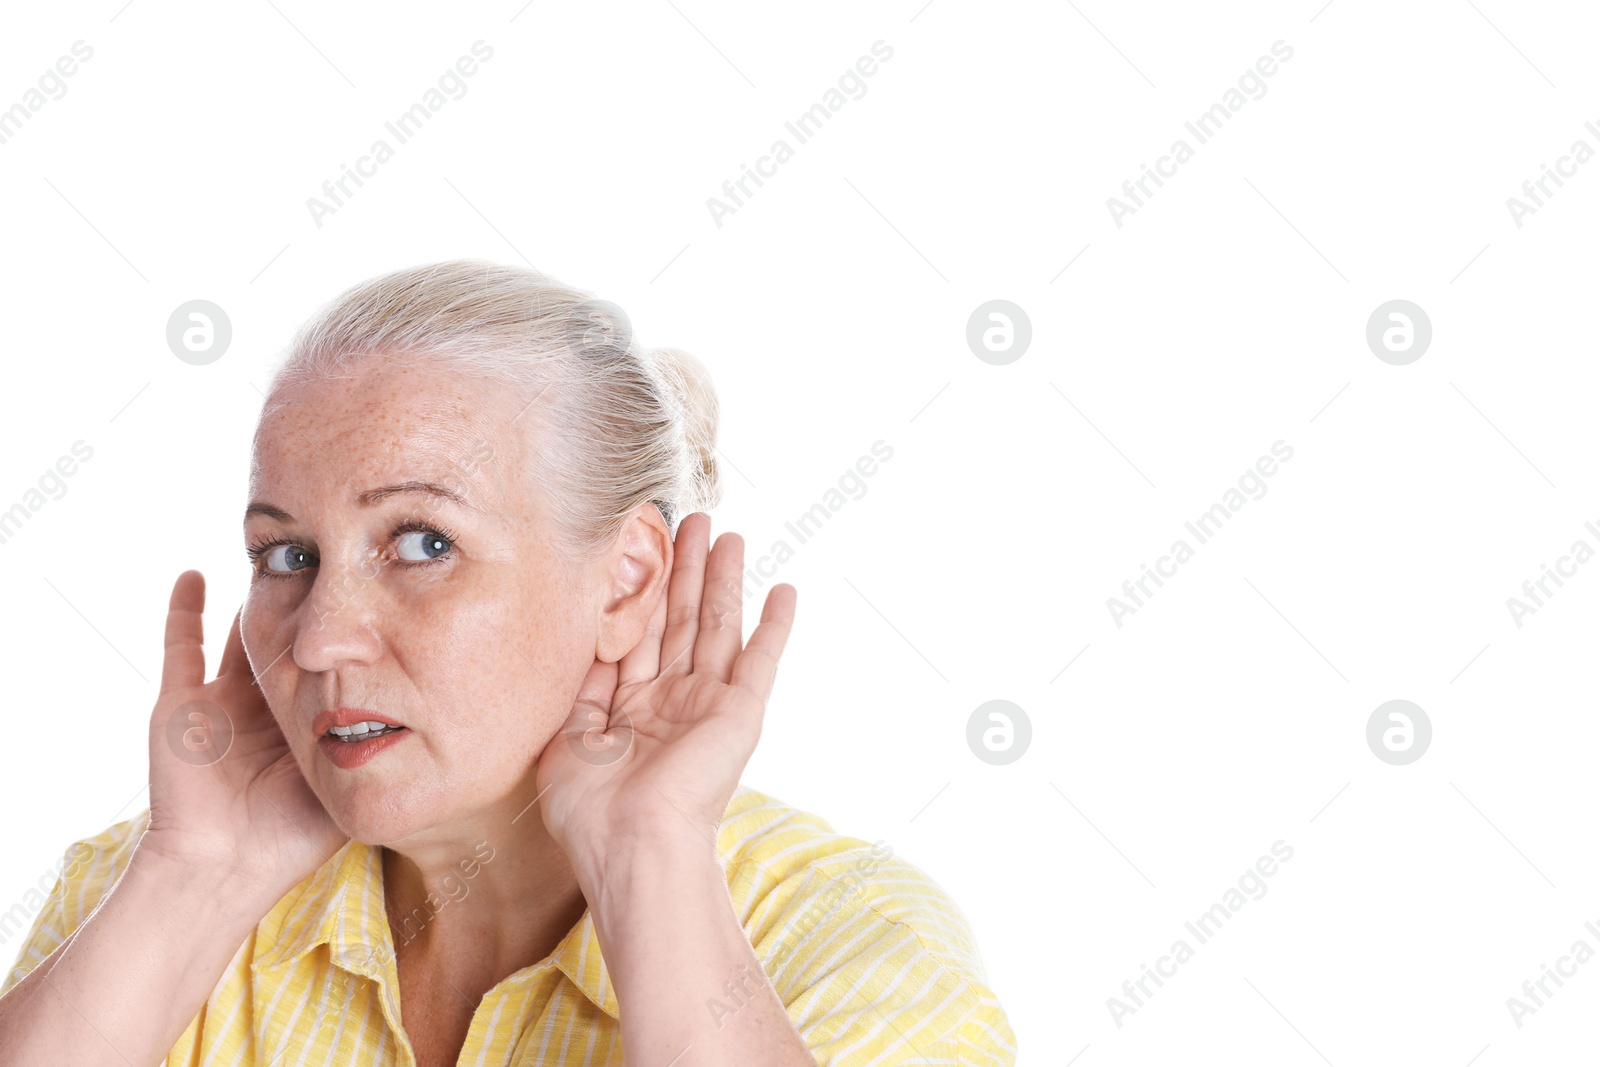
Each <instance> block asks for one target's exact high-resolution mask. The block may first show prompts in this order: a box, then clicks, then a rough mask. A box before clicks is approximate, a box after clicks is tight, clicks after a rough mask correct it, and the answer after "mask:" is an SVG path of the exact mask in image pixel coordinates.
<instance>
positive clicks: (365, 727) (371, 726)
mask: <svg viewBox="0 0 1600 1067" xmlns="http://www.w3.org/2000/svg"><path fill="white" fill-rule="evenodd" d="M383 729H399V727H392V726H390V725H389V724H388V723H386V722H358V723H356V724H355V725H354V726H333V727H329V732H331V733H334V734H337V735H338V736H340V737H350V736H352V735H354V736H357V737H359V736H360V735H361V734H365V733H371V732H373V731H375V730H383Z"/></svg>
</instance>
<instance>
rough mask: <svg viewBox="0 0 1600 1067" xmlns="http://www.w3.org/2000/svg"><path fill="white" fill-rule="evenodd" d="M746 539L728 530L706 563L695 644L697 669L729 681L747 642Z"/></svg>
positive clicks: (718, 541) (718, 539) (695, 665)
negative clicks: (742, 579) (741, 578)
mask: <svg viewBox="0 0 1600 1067" xmlns="http://www.w3.org/2000/svg"><path fill="white" fill-rule="evenodd" d="M743 573H744V538H742V537H740V536H739V535H738V534H736V533H733V532H732V531H729V532H728V533H725V534H723V535H722V536H721V537H719V538H717V544H716V547H715V548H714V549H712V551H711V558H710V560H709V562H708V563H707V564H706V582H705V588H703V589H702V590H701V592H700V632H699V633H698V634H697V635H696V637H695V642H694V669H695V671H696V673H698V672H700V671H705V672H706V673H708V674H711V675H712V676H713V677H715V678H717V679H718V680H720V681H724V682H726V681H727V680H728V672H729V671H731V670H732V669H733V658H734V657H735V656H737V655H738V654H739V646H740V645H742V644H743V643H744V587H743V586H742V585H740V583H739V576H740V575H742V574H743Z"/></svg>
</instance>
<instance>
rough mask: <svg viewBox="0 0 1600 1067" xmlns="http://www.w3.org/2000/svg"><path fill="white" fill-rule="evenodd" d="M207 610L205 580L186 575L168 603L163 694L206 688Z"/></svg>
mask: <svg viewBox="0 0 1600 1067" xmlns="http://www.w3.org/2000/svg"><path fill="white" fill-rule="evenodd" d="M205 607H206V579H205V575H203V574H201V573H200V572H199V571H184V572H183V573H182V574H180V575H178V580H177V581H176V582H173V583H172V598H171V599H170V600H168V601H167V634H166V641H165V650H164V653H163V656H162V661H161V692H162V693H169V692H171V691H172V690H174V689H182V688H185V687H187V686H194V685H204V684H205V680H206V654H205V649H204V647H203V641H204V632H203V628H202V626H201V621H200V620H201V616H202V614H203V613H204V611H205Z"/></svg>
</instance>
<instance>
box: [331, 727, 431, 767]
mask: <svg viewBox="0 0 1600 1067" xmlns="http://www.w3.org/2000/svg"><path fill="white" fill-rule="evenodd" d="M363 721H373V722H382V721H384V720H381V719H374V720H363V719H357V720H356V722H363ZM340 725H343V724H340ZM392 725H396V726H398V725H399V724H398V723H394V724H392ZM410 736H411V731H410V730H397V731H395V732H394V733H392V734H384V735H383V736H382V737H374V738H372V739H370V740H367V741H340V740H339V739H338V738H336V737H334V736H333V735H331V734H324V735H322V736H321V737H319V738H318V739H317V748H318V750H320V751H321V752H322V755H323V756H324V757H325V758H326V759H327V761H328V762H329V763H331V764H333V765H334V766H335V767H338V768H339V769H340V770H342V771H348V770H354V769H355V768H357V767H359V766H361V765H362V764H363V763H366V762H368V761H369V760H371V759H373V758H374V757H375V756H377V755H379V754H380V753H383V752H387V751H388V750H389V749H391V748H393V747H394V746H395V745H398V744H400V743H401V742H402V741H404V740H405V739H406V738H408V737H410Z"/></svg>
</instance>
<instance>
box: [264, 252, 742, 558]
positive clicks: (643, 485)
mask: <svg viewBox="0 0 1600 1067" xmlns="http://www.w3.org/2000/svg"><path fill="white" fill-rule="evenodd" d="M372 356H377V357H379V358H383V359H399V358H402V357H404V358H408V359H409V358H418V359H426V360H436V361H439V362H442V363H443V364H445V365H446V366H448V367H451V368H453V369H456V370H459V371H462V372H466V373H470V374H474V375H478V376H480V377H484V378H487V379H489V380H490V381H493V382H497V383H503V384H504V385H505V386H506V387H507V388H508V389H510V390H513V391H514V395H518V396H521V397H526V398H527V403H528V405H530V406H529V407H528V408H526V409H525V410H526V412H527V414H528V415H530V416H533V420H532V421H533V422H534V425H535V427H536V432H537V433H538V434H539V436H540V440H541V441H542V442H543V443H544V444H545V445H546V446H547V447H544V448H541V449H539V451H538V454H539V459H538V461H537V463H536V464H535V468H536V469H534V470H530V471H528V472H527V473H528V476H529V477H530V478H532V479H533V481H534V483H535V485H536V486H537V487H538V488H539V489H540V490H542V491H543V493H544V494H545V496H546V497H547V498H548V501H549V504H550V506H551V507H552V508H553V518H554V526H555V529H556V537H557V540H558V541H559V542H560V544H561V546H562V547H563V548H564V549H565V551H566V554H567V555H568V557H569V558H571V559H575V560H583V561H590V560H593V559H595V558H597V557H598V556H599V555H600V554H602V553H603V552H604V551H605V550H606V548H607V547H608V546H609V545H610V544H612V543H613V542H614V541H615V538H616V536H617V534H618V532H619V531H620V530H621V528H622V525H623V523H624V521H625V520H626V519H627V517H628V516H629V515H630V514H631V513H632V512H633V511H634V509H635V508H637V507H638V506H639V505H641V504H644V503H653V504H655V505H656V506H657V508H659V509H660V511H661V515H662V518H663V519H664V520H665V522H666V524H667V527H668V529H669V530H670V531H671V532H672V533H673V535H674V536H676V534H677V528H678V523H679V522H681V521H682V519H683V517H684V516H685V515H688V514H690V513H692V512H695V511H707V510H709V509H710V508H712V507H714V506H716V504H717V502H718V501H719V500H720V499H721V496H722V489H721V482H720V478H719V474H718V468H717V463H716V457H715V453H714V448H715V444H716V433H717V414H718V412H717V397H716V391H715V389H714V388H713V386H712V383H711V379H710V376H709V374H707V372H706V369H705V367H704V366H702V365H701V363H700V362H699V361H698V360H696V359H695V358H694V357H693V356H692V355H690V354H689V353H688V352H685V351H683V350H682V349H677V348H655V349H650V350H648V351H646V350H643V349H641V348H640V347H639V346H638V345H636V344H635V343H634V341H633V336H632V328H631V326H630V324H629V321H628V317H627V315H626V314H624V313H623V311H622V309H621V308H619V307H617V306H616V305H615V304H612V303H610V302H609V301H606V300H600V299H597V298H596V297H595V296H594V294H592V293H588V292H585V291H583V290H580V289H575V288H573V287H571V286H568V285H565V284H563V283H562V282H559V281H556V280H555V279H553V278H550V277H548V276H547V275H544V274H542V273H540V272H539V271H536V270H533V269H530V268H524V267H511V266H501V265H499V264H494V263H486V262H483V261H479V260H452V261H449V262H445V263H432V264H427V265H424V266H418V267H410V268H407V269H405V270H399V271H395V272H393V273H391V274H386V275H382V276H380V277H377V278H372V279H369V280H368V281H365V282H362V283H360V284H359V285H356V286H353V287H352V288H350V289H348V290H346V291H345V292H344V293H341V294H340V295H339V296H338V297H336V298H335V299H334V300H333V301H332V302H331V303H329V304H327V305H326V306H324V307H323V308H322V309H321V310H320V311H318V312H317V314H315V315H314V316H313V317H312V318H311V319H310V321H308V322H307V323H305V325H303V326H302V327H301V328H300V330H299V332H298V333H297V334H296V335H295V338H294V341H293V343H292V344H291V345H290V348H289V352H288V355H287V357H286V358H285V360H284V362H283V365H282V366H281V367H280V368H279V370H278V372H277V374H276V376H275V377H274V378H273V380H272V386H271V388H270V389H269V390H268V395H269V400H268V402H267V405H266V406H265V408H264V410H263V416H265V414H266V413H267V412H268V411H270V410H272V408H273V407H275V406H276V401H275V400H273V399H271V398H272V397H275V396H276V394H277V392H278V391H279V390H280V389H282V388H285V387H287V386H292V385H296V384H299V383H301V382H307V381H317V380H323V379H327V378H335V377H340V376H342V375H343V374H344V373H346V370H347V368H348V367H350V366H351V365H352V364H353V363H355V362H357V361H358V360H361V359H364V358H367V357H372ZM535 401H537V402H538V403H537V405H536V406H535Z"/></svg>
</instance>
